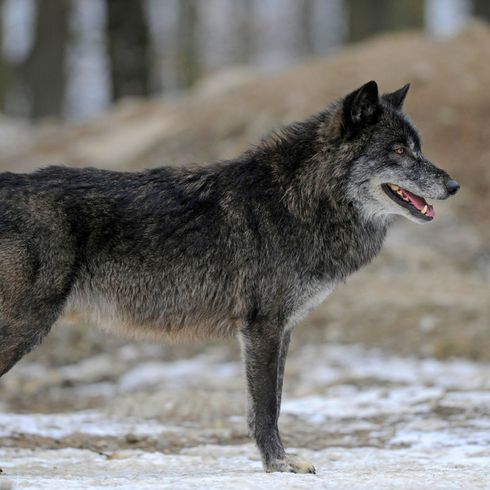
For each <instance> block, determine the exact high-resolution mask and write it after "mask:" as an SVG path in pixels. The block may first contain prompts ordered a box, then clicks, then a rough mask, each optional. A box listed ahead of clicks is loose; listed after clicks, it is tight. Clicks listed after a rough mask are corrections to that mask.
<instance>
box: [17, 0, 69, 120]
mask: <svg viewBox="0 0 490 490" xmlns="http://www.w3.org/2000/svg"><path fill="white" fill-rule="evenodd" d="M36 6H37V17H36V26H35V33H34V44H33V47H32V50H31V52H30V53H29V55H28V56H27V58H26V60H25V61H24V62H23V63H22V64H21V65H20V66H19V67H18V73H19V76H20V78H21V80H22V83H23V85H24V87H25V88H26V90H27V92H28V96H29V98H30V100H31V107H30V116H31V117H33V118H41V117H46V116H58V115H60V114H62V112H63V102H64V94H65V82H66V76H65V75H66V74H65V55H66V47H67V42H68V18H69V11H70V2H69V0H42V1H41V0H38V1H37V3H36Z"/></svg>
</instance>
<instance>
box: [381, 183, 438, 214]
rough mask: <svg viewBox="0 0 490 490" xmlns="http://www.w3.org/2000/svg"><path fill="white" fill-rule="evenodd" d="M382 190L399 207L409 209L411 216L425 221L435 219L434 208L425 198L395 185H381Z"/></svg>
mask: <svg viewBox="0 0 490 490" xmlns="http://www.w3.org/2000/svg"><path fill="white" fill-rule="evenodd" d="M381 188H382V189H383V191H384V192H385V193H386V195H387V196H388V197H389V198H390V199H391V200H393V201H395V202H396V203H397V204H398V205H399V206H402V207H403V208H405V209H408V211H410V214H412V215H413V216H415V217H416V218H420V219H423V220H425V221H431V220H433V219H434V216H435V212H434V208H433V207H432V206H431V205H430V204H429V203H428V202H427V201H426V200H425V199H424V198H423V197H420V196H417V195H416V194H412V193H411V192H409V191H407V190H406V189H403V188H402V187H400V186H398V185H395V184H381Z"/></svg>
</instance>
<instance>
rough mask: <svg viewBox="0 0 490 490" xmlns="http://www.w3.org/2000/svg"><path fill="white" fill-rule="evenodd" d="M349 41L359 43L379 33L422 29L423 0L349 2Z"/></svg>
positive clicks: (361, 0)
mask: <svg viewBox="0 0 490 490" xmlns="http://www.w3.org/2000/svg"><path fill="white" fill-rule="evenodd" d="M347 5H348V10H349V40H350V41H359V40H360V39H363V38H365V37H368V36H370V35H373V34H376V33H378V32H382V31H387V30H398V29H420V28H422V27H423V25H424V1H423V0H396V1H393V0H348V1H347Z"/></svg>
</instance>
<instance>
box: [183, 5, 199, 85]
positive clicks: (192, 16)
mask: <svg viewBox="0 0 490 490" xmlns="http://www.w3.org/2000/svg"><path fill="white" fill-rule="evenodd" d="M197 4H198V2H197V1H196V0H180V1H179V3H178V13H177V22H178V33H177V36H178V40H177V46H178V48H177V49H178V53H177V83H178V86H179V87H181V88H187V87H190V86H192V85H193V84H194V83H195V82H196V80H197V79H198V78H199V73H200V66H199V51H198V33H197V29H198V20H199V16H198V6H197Z"/></svg>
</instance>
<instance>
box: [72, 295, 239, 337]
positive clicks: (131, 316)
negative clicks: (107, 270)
mask: <svg viewBox="0 0 490 490" xmlns="http://www.w3.org/2000/svg"><path fill="white" fill-rule="evenodd" d="M126 299H127V300H126ZM133 301H134V302H137V303H138V304H135V303H131V300H130V298H121V297H117V296H116V295H111V294H102V293H100V292H96V291H90V290H88V291H87V290H84V289H80V288H77V287H75V288H74V290H73V292H72V294H71V295H70V297H69V299H68V302H67V304H66V306H65V311H64V313H65V314H72V313H78V314H80V315H81V316H82V317H84V318H86V319H87V320H88V321H90V322H91V323H94V324H96V325H98V326H100V327H101V328H103V329H105V330H113V331H114V330H118V331H120V332H123V333H125V334H129V335H131V336H136V337H138V336H146V337H148V336H149V337H152V338H160V339H162V340H178V339H183V340H187V339H188V340H192V339H203V338H209V337H224V336H230V335H234V334H236V333H237V331H238V330H240V329H241V328H243V326H244V322H243V321H241V320H240V319H239V318H238V317H237V315H236V314H234V312H233V311H227V310H226V309H224V308H223V309H219V308H214V309H211V308H209V306H207V305H198V304H192V303H188V304H184V302H183V304H174V303H168V304H165V301H164V300H162V301H161V302H158V303H156V304H155V299H154V298H148V299H147V301H148V303H147V304H145V298H144V297H141V298H133Z"/></svg>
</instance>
